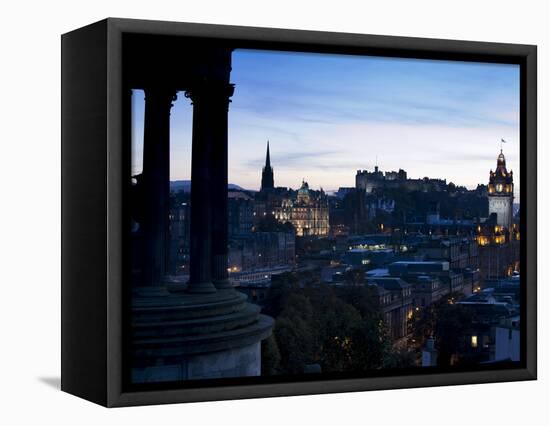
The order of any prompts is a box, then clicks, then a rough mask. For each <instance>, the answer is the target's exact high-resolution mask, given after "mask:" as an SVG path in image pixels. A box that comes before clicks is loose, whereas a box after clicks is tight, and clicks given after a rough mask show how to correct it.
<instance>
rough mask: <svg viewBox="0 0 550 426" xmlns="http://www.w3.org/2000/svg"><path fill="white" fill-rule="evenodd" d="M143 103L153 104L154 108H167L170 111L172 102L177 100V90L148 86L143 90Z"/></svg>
mask: <svg viewBox="0 0 550 426" xmlns="http://www.w3.org/2000/svg"><path fill="white" fill-rule="evenodd" d="M143 92H144V93H145V103H146V104H147V103H150V104H151V103H153V104H155V105H154V107H155V108H163V107H164V108H168V110H171V109H172V107H173V106H174V102H175V101H176V99H178V95H177V90H176V89H173V88H169V87H155V86H149V87H145V88H144V89H143Z"/></svg>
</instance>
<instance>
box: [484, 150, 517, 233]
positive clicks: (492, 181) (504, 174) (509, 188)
mask: <svg viewBox="0 0 550 426" xmlns="http://www.w3.org/2000/svg"><path fill="white" fill-rule="evenodd" d="M488 198H489V215H491V214H492V213H496V215H497V225H499V226H503V227H505V228H507V229H508V230H510V229H512V219H513V204H514V177H513V173H512V171H511V170H510V172H508V171H507V170H506V159H505V158H504V154H503V153H502V149H501V150H500V154H499V156H498V158H497V168H496V170H495V171H494V172H493V171H492V170H491V171H490V172H489V187H488Z"/></svg>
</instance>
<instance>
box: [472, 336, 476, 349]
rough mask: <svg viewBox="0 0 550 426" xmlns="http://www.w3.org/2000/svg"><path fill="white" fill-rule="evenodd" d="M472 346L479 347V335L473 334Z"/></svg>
mask: <svg viewBox="0 0 550 426" xmlns="http://www.w3.org/2000/svg"><path fill="white" fill-rule="evenodd" d="M472 348H477V336H472Z"/></svg>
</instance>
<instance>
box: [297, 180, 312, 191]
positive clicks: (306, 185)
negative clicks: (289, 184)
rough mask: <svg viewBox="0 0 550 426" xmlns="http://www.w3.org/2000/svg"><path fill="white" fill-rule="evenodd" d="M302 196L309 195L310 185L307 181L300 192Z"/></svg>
mask: <svg viewBox="0 0 550 426" xmlns="http://www.w3.org/2000/svg"><path fill="white" fill-rule="evenodd" d="M298 192H299V193H301V194H309V185H308V183H307V182H306V181H305V180H302V186H301V187H300V189H299V190H298Z"/></svg>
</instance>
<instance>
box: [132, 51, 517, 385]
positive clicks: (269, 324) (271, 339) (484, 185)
mask: <svg viewBox="0 0 550 426" xmlns="http://www.w3.org/2000/svg"><path fill="white" fill-rule="evenodd" d="M141 46H142V45H140V48H139V49H137V48H136V49H135V51H133V50H132V52H134V53H135V55H134V56H135V57H136V58H140V52H139V50H140V49H141V48H142V47H141ZM197 51H198V53H197V54H196V55H195V56H193V55H192V54H189V55H188V57H187V58H186V59H181V63H182V64H183V66H180V64H179V63H176V65H175V66H174V69H173V70H171V71H169V72H168V73H166V74H168V75H166V74H164V73H162V72H158V73H157V72H156V71H154V72H153V71H151V70H154V69H155V66H156V65H157V64H158V63H157V62H155V61H154V60H151V61H144V62H147V63H148V65H147V66H144V67H143V68H142V67H140V66H138V65H137V64H136V66H135V67H130V66H127V67H126V69H131V71H128V73H127V74H125V80H124V82H125V89H124V90H125V92H124V96H125V100H124V102H125V105H127V107H128V108H129V112H128V114H126V115H127V119H126V120H125V121H124V123H125V125H126V127H125V129H124V131H125V132H126V135H127V140H128V142H129V143H128V144H127V145H128V147H127V150H126V151H127V154H128V156H129V157H130V167H128V168H127V169H126V170H127V172H128V173H127V174H126V175H125V177H124V179H125V181H126V184H127V186H128V197H127V205H128V208H127V209H126V210H125V211H126V214H125V216H124V218H123V219H124V223H125V224H126V225H125V229H126V231H127V235H128V243H127V246H126V248H127V253H128V255H127V262H126V268H125V274H126V277H127V279H126V284H125V286H126V287H125V289H126V290H125V292H124V298H123V304H124V309H123V312H124V315H125V317H124V321H125V323H124V324H125V328H124V336H125V339H124V345H123V366H124V368H123V374H124V377H125V386H127V389H130V390H131V389H138V390H139V389H149V388H148V387H147V386H161V388H162V387H163V386H164V387H166V386H174V387H185V386H204V385H205V384H206V385H207V384H208V383H213V384H216V385H223V384H224V383H238V382H235V379H243V380H244V382H243V383H274V382H277V383H280V382H290V381H297V380H298V381H300V380H319V379H323V380H331V379H339V378H360V377H374V376H376V377H379V376H385V375H388V376H391V375H398V374H416V375H422V374H432V373H436V372H454V371H456V372H464V371H480V370H489V369H496V368H498V369H514V368H520V367H522V366H523V365H524V363H525V359H522V339H524V336H522V328H521V325H522V324H521V318H523V317H522V315H523V313H524V312H523V310H524V305H523V303H524V300H522V290H521V282H522V280H521V277H522V272H521V266H522V265H521V264H520V258H521V250H520V241H521V238H522V237H523V235H521V232H520V231H521V229H522V226H521V214H522V209H521V201H522V198H521V197H522V194H521V193H520V172H521V171H520V139H521V137H520V110H521V108H520V106H521V99H520V86H521V78H520V65H519V64H513V63H495V62H476V61H459V60H440V59H421V58H410V57H396V56H393V57H387V56H375V55H352V54H334V53H320V52H304V51H285V50H275V49H271V50H262V49H254V48H242V47H238V46H236V47H235V46H227V45H224V44H223V43H220V44H218V45H216V44H215V43H212V44H211V47H209V48H204V47H201V49H200V51H199V50H198V49H197ZM144 52H148V50H147V46H146V47H145V48H144ZM147 54H149V55H150V57H151V58H153V59H154V58H155V55H156V52H155V51H154V50H153V49H151V52H149V53H145V54H144V55H147ZM159 57H160V55H159ZM190 58H191V59H190ZM197 58H198V59H197ZM132 60H136V61H138V60H139V59H132ZM186 61H188V62H189V63H190V64H191V65H190V66H189V65H186V64H187V62H186ZM125 64H126V63H125ZM159 68H162V67H161V66H159ZM182 69H183V70H184V71H182ZM178 73H181V74H182V76H181V78H180V79H179V80H178V84H170V82H171V81H174V80H171V79H173V77H174V76H178ZM246 380H248V381H246Z"/></svg>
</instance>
